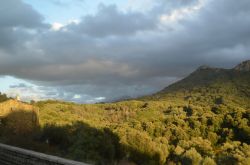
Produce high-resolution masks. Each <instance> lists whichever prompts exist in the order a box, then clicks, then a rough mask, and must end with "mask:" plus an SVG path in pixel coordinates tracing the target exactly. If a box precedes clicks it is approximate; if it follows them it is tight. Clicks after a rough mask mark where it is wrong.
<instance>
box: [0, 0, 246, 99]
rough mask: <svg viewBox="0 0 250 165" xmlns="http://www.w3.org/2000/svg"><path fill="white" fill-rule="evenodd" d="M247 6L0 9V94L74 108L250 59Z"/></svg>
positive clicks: (184, 1) (25, 3)
mask: <svg viewBox="0 0 250 165" xmlns="http://www.w3.org/2000/svg"><path fill="white" fill-rule="evenodd" d="M249 15H250V1H249V0H239V1H235V0H42V1H38V0H8V1H1V2H0V36H1V37H0V91H1V92H4V93H6V94H8V95H9V96H12V97H15V96H16V95H19V96H20V97H21V99H22V100H24V101H29V100H46V99H57V100H65V101H73V102H79V103H95V102H100V101H111V100H116V99H119V98H125V97H138V96H142V95H146V94H151V93H154V92H156V91H159V90H161V89H162V88H164V87H166V86H167V85H169V84H171V83H173V82H175V81H178V80H180V79H182V78H183V77H185V76H187V75H189V74H190V73H191V72H193V71H194V70H195V69H196V68H197V67H199V66H200V65H209V66H212V67H223V68H232V67H234V66H235V65H237V64H238V63H240V62H241V61H244V60H248V59H250V28H249V27H250V17H249Z"/></svg>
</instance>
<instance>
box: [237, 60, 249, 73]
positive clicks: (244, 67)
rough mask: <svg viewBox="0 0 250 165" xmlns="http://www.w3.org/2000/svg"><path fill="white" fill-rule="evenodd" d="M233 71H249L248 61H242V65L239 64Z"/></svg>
mask: <svg viewBox="0 0 250 165" xmlns="http://www.w3.org/2000/svg"><path fill="white" fill-rule="evenodd" d="M234 70H238V71H250V60H247V61H243V62H242V63H240V64H239V65H237V66H236V67H234Z"/></svg>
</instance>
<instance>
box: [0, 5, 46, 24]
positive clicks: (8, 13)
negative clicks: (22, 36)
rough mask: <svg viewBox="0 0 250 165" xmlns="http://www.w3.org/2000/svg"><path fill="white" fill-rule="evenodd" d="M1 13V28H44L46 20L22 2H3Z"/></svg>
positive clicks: (0, 7) (0, 8) (0, 6)
mask: <svg viewBox="0 0 250 165" xmlns="http://www.w3.org/2000/svg"><path fill="white" fill-rule="evenodd" d="M0 11H1V14H0V28H8V27H25V28H35V27H41V26H44V24H43V23H42V21H43V19H44V18H43V17H42V16H41V15H40V14H39V13H37V12H36V11H35V10H34V9H33V8H32V7H31V6H30V5H28V4H25V3H23V2H22V1H21V0H8V1H1V5H0Z"/></svg>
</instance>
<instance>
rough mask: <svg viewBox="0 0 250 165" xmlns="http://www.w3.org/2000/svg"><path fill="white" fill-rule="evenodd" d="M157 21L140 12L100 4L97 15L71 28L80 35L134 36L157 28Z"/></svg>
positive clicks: (88, 17) (89, 16)
mask: <svg viewBox="0 0 250 165" xmlns="http://www.w3.org/2000/svg"><path fill="white" fill-rule="evenodd" d="M157 21H158V20H157V19H156V18H155V17H153V16H152V17H151V16H150V15H144V14H143V13H139V12H129V11H128V12H123V11H120V10H119V9H118V8H117V6H116V5H110V6H106V5H103V4H100V5H99V7H98V12H97V13H96V14H95V15H87V16H84V17H83V18H82V21H81V22H80V23H79V24H77V25H76V26H74V25H75V24H73V26H72V27H71V28H72V30H76V31H78V32H80V33H83V34H86V35H89V36H93V37H105V36H110V35H111V36H112V35H113V36H116V35H130V34H131V35H132V34H134V33H136V32H138V31H145V30H152V29H154V28H156V25H157Z"/></svg>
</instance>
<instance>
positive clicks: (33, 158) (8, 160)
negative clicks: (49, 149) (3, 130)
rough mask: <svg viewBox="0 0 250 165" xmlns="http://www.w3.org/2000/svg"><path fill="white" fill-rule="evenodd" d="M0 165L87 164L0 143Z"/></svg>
mask: <svg viewBox="0 0 250 165" xmlns="http://www.w3.org/2000/svg"><path fill="white" fill-rule="evenodd" d="M0 165H87V164H85V163H81V162H76V161H71V160H67V159H63V158H59V157H56V156H51V155H46V154H42V153H38V152H34V151H30V150H25V149H21V148H17V147H13V146H9V145H5V144H0Z"/></svg>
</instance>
